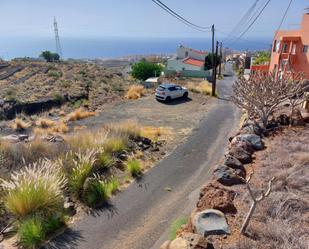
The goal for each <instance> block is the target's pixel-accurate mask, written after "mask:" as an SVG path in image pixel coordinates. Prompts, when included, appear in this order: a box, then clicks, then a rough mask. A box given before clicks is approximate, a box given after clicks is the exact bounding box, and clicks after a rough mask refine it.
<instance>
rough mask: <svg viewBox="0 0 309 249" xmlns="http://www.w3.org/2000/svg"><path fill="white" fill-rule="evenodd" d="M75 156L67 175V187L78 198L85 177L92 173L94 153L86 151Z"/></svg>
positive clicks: (93, 151)
mask: <svg viewBox="0 0 309 249" xmlns="http://www.w3.org/2000/svg"><path fill="white" fill-rule="evenodd" d="M75 156H76V158H74V159H73V169H72V172H71V174H70V175H69V185H70V188H71V191H72V192H73V194H74V195H75V196H76V197H79V196H80V195H81V193H82V190H83V186H84V183H85V181H86V179H87V177H89V176H90V175H91V174H92V173H93V169H94V163H95V160H96V159H95V158H96V151H95V150H88V151H86V152H85V153H81V152H80V153H76V154H75Z"/></svg>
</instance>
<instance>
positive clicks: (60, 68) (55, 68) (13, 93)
mask: <svg viewBox="0 0 309 249" xmlns="http://www.w3.org/2000/svg"><path fill="white" fill-rule="evenodd" d="M130 83H132V82H130V80H127V79H125V77H124V76H123V74H122V72H121V70H120V69H108V68H104V67H101V66H98V65H96V64H90V63H82V62H61V63H45V62H29V61H12V62H9V63H6V62H3V63H0V108H1V110H0V112H1V114H0V117H1V118H2V119H5V118H8V119H11V118H13V117H14V115H15V113H16V112H17V113H18V112H26V113H29V114H34V113H36V112H37V111H39V110H37V109H41V110H42V109H49V108H50V107H53V106H57V105H58V106H59V105H61V104H63V103H64V102H68V101H69V102H73V103H74V102H75V101H78V100H81V99H87V106H88V107H89V108H91V109H97V108H99V107H100V106H101V105H102V104H104V103H106V102H110V101H112V100H113V99H115V98H117V97H119V96H122V95H123V91H124V89H125V88H126V86H127V85H129V84H130ZM88 99H89V101H88ZM34 103H36V105H34ZM29 104H32V105H31V106H30V107H29V108H28V107H27V105H29Z"/></svg>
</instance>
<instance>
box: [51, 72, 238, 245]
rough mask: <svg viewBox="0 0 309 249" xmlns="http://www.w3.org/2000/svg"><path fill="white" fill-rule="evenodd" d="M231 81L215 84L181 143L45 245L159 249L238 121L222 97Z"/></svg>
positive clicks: (208, 175)
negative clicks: (206, 107) (215, 93)
mask: <svg viewBox="0 0 309 249" xmlns="http://www.w3.org/2000/svg"><path fill="white" fill-rule="evenodd" d="M233 80H234V78H233V77H230V78H226V79H225V80H222V81H220V82H219V83H218V88H219V93H220V96H221V97H222V99H218V100H217V104H216V105H214V107H213V108H212V109H211V110H210V111H209V113H208V115H207V116H206V118H205V119H204V120H203V121H201V123H200V126H199V128H197V129H195V130H194V131H193V133H192V135H191V136H190V137H189V138H188V140H187V141H186V142H185V143H183V144H180V145H179V146H178V147H177V148H176V149H175V151H174V152H172V154H170V155H169V156H167V157H166V158H164V159H163V160H162V161H161V162H160V163H158V165H156V166H155V167H153V168H152V169H151V170H149V171H148V172H147V173H146V174H145V175H144V176H143V177H142V179H140V180H139V181H136V182H134V183H132V184H131V185H130V186H129V187H128V188H127V189H126V190H125V191H123V192H122V193H119V194H118V195H116V196H115V198H113V200H112V201H111V203H110V205H108V206H106V207H105V208H104V209H102V210H100V211H97V212H96V213H94V214H89V215H87V216H86V217H84V218H83V219H81V220H79V221H77V222H76V223H75V224H74V226H73V227H72V228H71V229H68V230H67V231H66V232H65V233H64V234H62V235H60V236H59V237H58V238H56V239H55V240H54V241H51V242H50V243H49V245H48V248H70V249H71V248H72V249H73V248H74V249H85V248H87V249H150V248H153V249H156V248H159V245H160V244H161V243H162V242H163V241H164V240H166V239H167V234H168V232H167V231H168V229H169V227H170V224H171V223H172V222H173V221H174V220H175V219H177V218H179V217H181V216H188V215H189V213H190V211H191V210H192V209H193V207H194V205H195V203H196V200H197V198H198V193H199V189H200V188H201V186H202V185H203V184H205V183H206V182H207V180H209V179H210V178H211V177H212V174H211V169H212V167H214V166H215V165H216V163H218V162H219V160H220V159H221V158H222V156H223V154H224V152H225V150H226V145H227V138H228V136H229V135H230V134H231V133H232V132H233V130H235V128H236V127H237V126H238V112H237V110H236V108H235V107H234V106H233V104H232V103H231V102H229V101H227V100H224V99H225V98H227V97H228V96H229V95H230V93H231V85H232V82H233ZM180 115H181V114H180ZM168 190H170V191H168Z"/></svg>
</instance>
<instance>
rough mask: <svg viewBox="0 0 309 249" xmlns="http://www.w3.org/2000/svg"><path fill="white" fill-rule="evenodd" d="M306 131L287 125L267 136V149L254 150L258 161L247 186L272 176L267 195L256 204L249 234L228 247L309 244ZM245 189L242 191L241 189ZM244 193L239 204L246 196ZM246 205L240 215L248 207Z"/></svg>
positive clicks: (303, 246) (257, 185)
mask: <svg viewBox="0 0 309 249" xmlns="http://www.w3.org/2000/svg"><path fill="white" fill-rule="evenodd" d="M308 139H309V131H308V130H306V129H305V128H299V129H293V130H292V129H288V130H285V131H283V132H282V134H279V135H277V136H275V137H274V138H271V139H268V140H267V150H265V151H261V152H259V153H257V162H258V164H257V165H255V166H254V168H255V173H254V178H253V179H252V182H251V186H252V188H253V189H254V190H255V191H257V192H258V191H259V190H260V189H263V188H265V187H266V186H265V185H266V182H267V179H269V178H270V177H272V176H274V177H276V180H275V182H274V186H273V191H272V193H271V195H270V196H269V197H268V198H267V199H265V201H263V203H261V204H260V205H258V207H257V210H256V212H255V213H254V216H253V219H252V220H251V222H250V225H249V227H248V233H249V234H250V238H252V239H250V238H245V237H244V236H242V237H241V239H240V241H239V243H238V244H237V245H234V246H232V247H229V248H235V249H236V248H240V249H247V248H248V249H249V248H257V249H262V248H263V249H273V248H280V249H281V248H282V249H290V248H295V249H296V248H297V249H307V248H308V245H309V226H308V210H309V201H308V200H309V178H308V172H309V171H308V167H309V155H308V151H309V144H308ZM245 193H246V192H245ZM249 199H250V198H249V197H248V194H247V193H246V194H245V195H244V197H243V199H242V200H239V201H240V202H242V204H241V206H243V203H245V201H246V200H249ZM248 208H249V206H248V205H246V207H245V209H244V210H243V213H242V216H243V217H244V215H245V212H247V211H248Z"/></svg>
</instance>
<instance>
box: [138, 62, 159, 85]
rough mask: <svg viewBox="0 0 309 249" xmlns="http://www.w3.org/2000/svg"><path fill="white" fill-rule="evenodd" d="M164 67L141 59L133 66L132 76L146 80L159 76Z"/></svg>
mask: <svg viewBox="0 0 309 249" xmlns="http://www.w3.org/2000/svg"><path fill="white" fill-rule="evenodd" d="M162 70H163V67H162V66H161V65H159V64H155V63H150V62H147V61H140V62H138V63H135V64H134V65H133V66H132V76H133V77H134V78H136V79H139V80H146V79H148V78H149V77H155V76H159V75H160V74H161V72H162Z"/></svg>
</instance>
